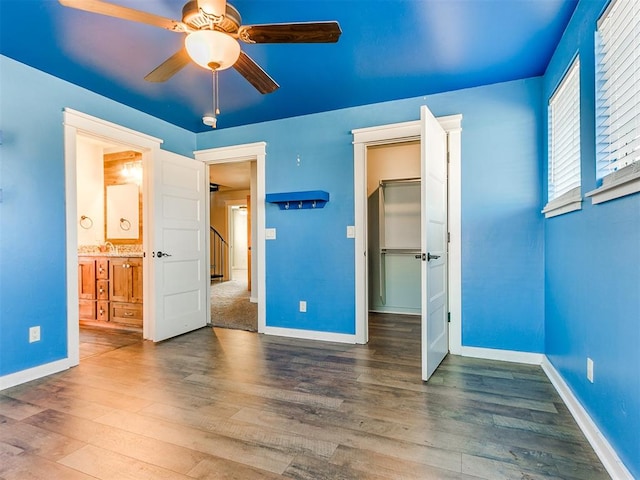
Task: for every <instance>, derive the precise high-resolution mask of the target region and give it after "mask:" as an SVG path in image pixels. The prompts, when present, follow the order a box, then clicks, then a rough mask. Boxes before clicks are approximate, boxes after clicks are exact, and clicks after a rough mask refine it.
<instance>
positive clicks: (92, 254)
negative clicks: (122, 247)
mask: <svg viewBox="0 0 640 480" xmlns="http://www.w3.org/2000/svg"><path fill="white" fill-rule="evenodd" d="M78 256H79V257H127V258H131V257H142V256H143V254H142V252H78Z"/></svg>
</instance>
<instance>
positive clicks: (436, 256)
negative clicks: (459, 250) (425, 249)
mask: <svg viewBox="0 0 640 480" xmlns="http://www.w3.org/2000/svg"><path fill="white" fill-rule="evenodd" d="M438 258H440V255H431V254H430V253H427V262H428V261H429V260H436V259H438Z"/></svg>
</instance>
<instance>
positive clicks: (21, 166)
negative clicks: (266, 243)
mask: <svg viewBox="0 0 640 480" xmlns="http://www.w3.org/2000/svg"><path fill="white" fill-rule="evenodd" d="M0 91H1V92H2V94H1V95H0V130H2V137H3V138H2V145H0V156H1V157H0V162H1V163H0V179H1V182H2V183H1V185H0V188H2V203H0V375H6V374H9V373H13V372H17V371H20V370H24V369H27V368H30V367H35V366H38V365H42V364H45V363H48V362H51V361H55V360H59V359H62V358H66V356H67V328H66V327H67V323H66V317H67V305H66V302H67V300H66V289H67V286H66V266H65V262H66V260H65V243H66V231H65V230H66V229H65V187H64V178H65V171H64V145H63V126H62V112H63V109H64V108H65V107H71V108H73V109H76V110H78V111H81V112H84V113H87V114H89V115H94V116H96V117H99V118H102V119H104V120H108V121H111V122H115V123H118V124H120V125H123V126H125V127H128V128H132V129H134V130H138V131H140V132H143V133H146V134H149V135H153V136H155V137H158V138H162V139H164V141H165V143H164V145H163V148H165V149H167V150H171V151H174V152H177V153H182V154H184V155H191V154H192V152H193V150H194V147H195V134H193V133H190V132H187V131H186V130H182V129H179V128H177V127H174V126H172V125H170V124H168V123H165V122H163V121H160V120H158V119H155V118H153V117H150V116H149V115H146V114H143V113H141V112H138V111H136V110H133V109H131V108H129V107H127V106H125V105H121V104H118V103H116V102H113V101H110V100H107V99H105V98H104V97H101V96H99V95H96V94H94V93H91V92H89V91H87V90H83V89H81V88H79V87H77V86H75V85H72V84H70V83H67V82H63V81H61V80H58V79H56V78H54V77H51V76H49V75H46V74H44V73H42V72H39V71H37V70H34V69H32V68H30V67H27V66H25V65H22V64H20V63H17V62H15V61H13V60H11V59H9V58H7V57H3V56H0ZM73 274H74V275H75V272H73ZM34 325H40V326H41V338H42V340H41V341H40V342H36V343H32V344H30V343H29V341H28V340H29V333H28V332H29V327H30V326H34Z"/></svg>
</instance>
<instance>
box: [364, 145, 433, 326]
mask: <svg viewBox="0 0 640 480" xmlns="http://www.w3.org/2000/svg"><path fill="white" fill-rule="evenodd" d="M420 175H421V173H420V142H418V141H413V142H403V143H395V144H391V145H377V146H372V147H369V149H368V150H367V218H368V222H367V237H368V252H369V255H368V265H367V267H368V279H367V280H368V284H369V292H368V294H369V299H368V304H369V312H376V313H394V314H406V315H420V313H421V295H420V258H421V257H420V219H421V213H422V209H421V202H420Z"/></svg>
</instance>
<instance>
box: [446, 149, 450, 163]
mask: <svg viewBox="0 0 640 480" xmlns="http://www.w3.org/2000/svg"><path fill="white" fill-rule="evenodd" d="M447 163H451V154H450V153H449V150H447Z"/></svg>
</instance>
